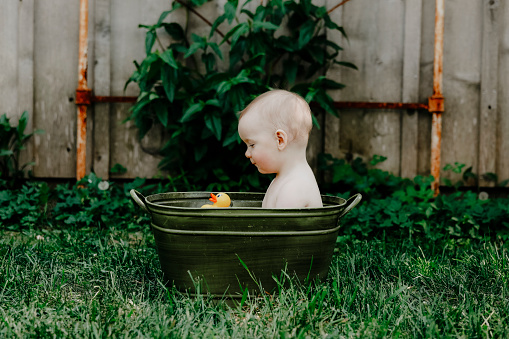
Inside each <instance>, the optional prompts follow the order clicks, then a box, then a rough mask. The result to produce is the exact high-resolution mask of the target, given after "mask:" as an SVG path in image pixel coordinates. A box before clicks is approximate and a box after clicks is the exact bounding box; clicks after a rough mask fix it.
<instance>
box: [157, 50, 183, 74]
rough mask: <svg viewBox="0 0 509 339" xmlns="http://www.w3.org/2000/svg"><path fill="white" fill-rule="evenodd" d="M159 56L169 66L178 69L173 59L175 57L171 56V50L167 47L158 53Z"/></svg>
mask: <svg viewBox="0 0 509 339" xmlns="http://www.w3.org/2000/svg"><path fill="white" fill-rule="evenodd" d="M159 57H160V58H161V59H162V60H163V61H164V62H165V63H167V64H168V65H170V66H171V67H173V68H175V69H178V68H179V66H178V64H177V61H176V60H175V57H174V56H173V50H171V49H167V50H166V51H164V52H163V53H162V54H160V55H159Z"/></svg>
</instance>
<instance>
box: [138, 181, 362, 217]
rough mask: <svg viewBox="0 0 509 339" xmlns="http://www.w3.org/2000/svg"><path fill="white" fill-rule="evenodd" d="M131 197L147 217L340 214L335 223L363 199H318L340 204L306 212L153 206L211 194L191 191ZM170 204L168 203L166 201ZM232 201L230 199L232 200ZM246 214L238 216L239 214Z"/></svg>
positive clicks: (260, 195) (302, 209) (239, 193)
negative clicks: (335, 201) (163, 201)
mask: <svg viewBox="0 0 509 339" xmlns="http://www.w3.org/2000/svg"><path fill="white" fill-rule="evenodd" d="M225 193H227V194H228V195H231V196H234V195H250V196H255V197H258V198H261V199H260V200H262V199H263V196H264V195H265V194H264V193H260V192H225ZM130 194H131V197H132V198H133V200H134V201H135V202H136V203H137V204H138V205H139V206H140V207H141V208H142V209H143V210H144V211H146V212H147V213H149V214H152V213H157V214H163V215H181V216H188V215H195V216H209V217H210V216H215V217H226V218H227V217H242V216H244V217H257V218H258V217H270V218H274V217H278V216H281V217H286V218H288V217H295V218H302V217H309V216H315V215H317V214H320V215H324V212H326V213H325V214H335V213H338V210H342V211H340V214H339V216H338V220H339V219H340V218H342V217H343V216H345V215H346V214H347V213H348V212H350V211H351V210H352V209H353V208H354V207H355V206H357V204H358V203H359V202H360V201H361V199H362V195H361V194H360V193H356V194H354V195H352V196H351V197H350V198H348V199H344V198H341V197H338V196H333V195H321V197H322V201H324V202H325V201H327V200H328V201H330V200H338V202H340V203H339V204H329V205H324V206H322V207H306V208H262V207H248V206H242V207H236V206H232V207H228V208H201V207H184V206H169V205H163V204H158V203H156V202H153V200H158V201H160V200H164V198H165V197H169V196H172V195H186V196H189V197H190V198H202V197H203V198H204V199H206V198H207V197H208V196H209V195H210V192H207V191H193V192H183V191H179V192H164V193H157V194H151V195H148V196H146V197H145V196H144V195H143V194H141V193H140V192H138V191H137V190H135V189H131V191H130ZM166 200H170V199H166ZM232 200H233V199H232ZM242 211H244V212H246V213H244V214H241V213H239V212H242Z"/></svg>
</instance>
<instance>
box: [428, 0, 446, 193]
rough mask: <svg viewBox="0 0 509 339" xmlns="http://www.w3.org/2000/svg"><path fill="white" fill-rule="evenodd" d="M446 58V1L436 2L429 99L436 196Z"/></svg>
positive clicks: (438, 179)
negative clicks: (444, 62)
mask: <svg viewBox="0 0 509 339" xmlns="http://www.w3.org/2000/svg"><path fill="white" fill-rule="evenodd" d="M443 57H444V0H436V2H435V46H434V59H433V95H432V96H431V97H430V98H429V101H428V106H429V111H430V112H431V113H432V114H433V118H432V125H431V175H432V176H433V177H434V178H435V180H434V181H433V183H432V185H431V188H432V189H433V190H434V191H435V196H437V195H438V193H439V187H440V155H441V147H442V146H441V144H442V113H443V112H444V110H445V106H444V97H443V95H442V86H443V81H442V78H443V77H442V76H443Z"/></svg>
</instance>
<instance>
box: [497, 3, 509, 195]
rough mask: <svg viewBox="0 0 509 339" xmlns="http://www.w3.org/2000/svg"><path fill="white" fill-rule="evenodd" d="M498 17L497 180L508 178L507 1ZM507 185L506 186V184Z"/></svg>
mask: <svg viewBox="0 0 509 339" xmlns="http://www.w3.org/2000/svg"><path fill="white" fill-rule="evenodd" d="M500 12H501V14H500V17H499V19H500V20H499V28H500V31H499V34H500V37H501V39H500V46H499V55H500V59H499V65H500V69H499V74H500V75H501V76H499V77H498V89H499V93H500V95H498V106H497V107H498V123H497V127H498V130H497V155H496V158H497V175H498V178H499V181H503V180H507V179H509V95H507V94H506V93H507V89H508V88H509V77H508V76H507V74H509V2H508V1H503V2H502V6H501V8H500ZM506 187H507V186H506Z"/></svg>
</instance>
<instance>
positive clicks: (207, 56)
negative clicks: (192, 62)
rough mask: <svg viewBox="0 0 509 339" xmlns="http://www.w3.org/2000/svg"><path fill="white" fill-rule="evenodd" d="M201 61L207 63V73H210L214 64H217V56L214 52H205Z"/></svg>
mask: <svg viewBox="0 0 509 339" xmlns="http://www.w3.org/2000/svg"><path fill="white" fill-rule="evenodd" d="M201 61H202V62H203V64H204V65H205V69H206V70H207V73H209V72H211V71H212V70H213V69H214V65H215V64H216V57H215V56H214V54H212V53H203V54H202V55H201Z"/></svg>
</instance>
